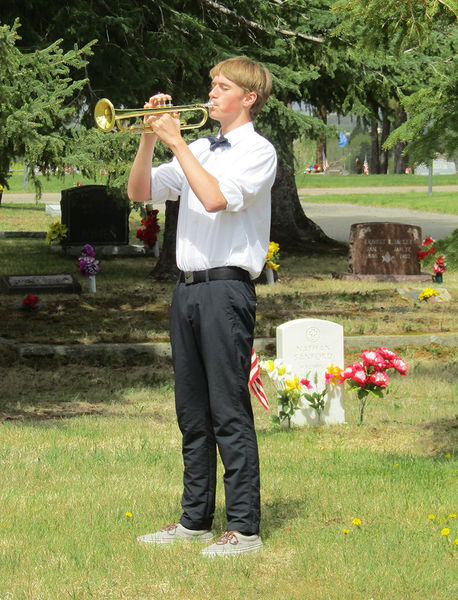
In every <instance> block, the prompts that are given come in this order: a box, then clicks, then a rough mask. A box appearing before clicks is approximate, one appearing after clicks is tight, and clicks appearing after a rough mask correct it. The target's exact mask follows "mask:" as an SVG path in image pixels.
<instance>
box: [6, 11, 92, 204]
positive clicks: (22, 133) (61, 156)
mask: <svg viewBox="0 0 458 600" xmlns="http://www.w3.org/2000/svg"><path fill="white" fill-rule="evenodd" d="M19 27H20V23H19V21H18V20H16V21H15V22H14V24H13V25H12V26H11V27H10V26H8V25H1V26H0V60H1V64H2V68H1V70H0V105H1V112H0V183H1V184H2V185H4V186H5V185H6V186H8V171H9V168H10V165H11V162H12V161H13V159H14V158H15V157H27V161H28V162H29V164H30V165H32V166H33V167H34V169H31V174H30V176H31V178H32V180H33V182H34V184H35V186H36V190H37V193H38V194H39V193H40V185H41V184H40V180H39V178H38V177H36V175H35V168H37V169H39V170H40V171H41V172H42V173H47V172H50V171H55V170H56V169H61V170H62V171H63V169H64V167H65V166H66V164H67V161H66V155H67V152H68V150H69V148H70V146H71V140H72V132H71V130H70V129H69V126H70V125H71V124H72V120H73V119H74V117H75V108H74V106H72V105H71V103H70V102H69V100H70V99H71V98H72V97H73V96H74V95H75V94H77V93H78V92H79V91H80V90H81V89H82V88H83V86H84V85H85V83H86V79H85V78H82V79H77V78H74V77H72V76H71V75H70V73H75V72H77V71H80V70H81V69H83V68H84V67H85V65H87V58H86V57H88V56H89V55H90V54H91V45H92V44H91V43H88V44H86V45H84V46H83V47H82V48H80V49H78V48H76V47H75V48H74V49H72V50H68V51H67V52H64V51H63V50H62V48H61V40H57V41H55V42H54V43H52V44H51V45H49V46H47V47H46V48H43V49H42V50H35V51H34V52H28V53H23V52H21V50H20V49H19V48H18V47H17V42H18V40H19V39H20V38H19V34H18V29H19Z"/></svg>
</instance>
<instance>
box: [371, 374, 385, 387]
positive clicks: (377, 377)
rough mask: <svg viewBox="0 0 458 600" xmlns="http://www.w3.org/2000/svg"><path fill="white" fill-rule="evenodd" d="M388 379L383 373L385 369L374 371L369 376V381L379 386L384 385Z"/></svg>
mask: <svg viewBox="0 0 458 600" xmlns="http://www.w3.org/2000/svg"><path fill="white" fill-rule="evenodd" d="M388 381H389V379H388V375H387V374H386V373H385V371H374V372H373V373H372V374H371V375H370V376H369V382H370V383H373V384H374V385H378V386H379V387H383V388H384V387H386V386H387V384H388Z"/></svg>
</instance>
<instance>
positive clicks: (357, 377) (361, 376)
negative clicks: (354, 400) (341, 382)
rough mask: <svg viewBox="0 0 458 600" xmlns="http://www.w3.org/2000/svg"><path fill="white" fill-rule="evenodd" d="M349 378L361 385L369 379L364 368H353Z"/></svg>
mask: <svg viewBox="0 0 458 600" xmlns="http://www.w3.org/2000/svg"><path fill="white" fill-rule="evenodd" d="M351 378H352V379H353V381H354V382H355V383H357V384H358V385H360V386H361V387H364V386H365V385H366V383H367V382H368V380H369V378H368V376H367V374H366V371H365V370H364V369H354V370H353V373H352V376H351Z"/></svg>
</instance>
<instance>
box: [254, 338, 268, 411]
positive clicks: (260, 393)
mask: <svg viewBox="0 0 458 600" xmlns="http://www.w3.org/2000/svg"><path fill="white" fill-rule="evenodd" d="M260 373H261V368H260V367H259V363H258V357H257V356H256V352H255V351H254V348H253V349H252V350H251V370H250V380H249V384H250V389H251V391H252V392H253V394H254V395H255V396H256V398H257V399H258V400H259V402H260V403H261V404H262V405H263V407H264V408H265V409H266V410H269V403H268V401H267V396H266V393H265V392H264V386H263V385H262V381H261V378H260V377H259V374H260Z"/></svg>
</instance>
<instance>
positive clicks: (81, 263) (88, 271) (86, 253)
mask: <svg viewBox="0 0 458 600" xmlns="http://www.w3.org/2000/svg"><path fill="white" fill-rule="evenodd" d="M78 268H79V272H80V275H83V277H88V276H89V275H97V273H98V272H99V271H100V266H99V261H98V260H97V259H96V258H95V250H94V248H93V247H92V246H91V245H90V244H85V245H84V246H83V249H82V251H81V256H80V257H79V258H78Z"/></svg>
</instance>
